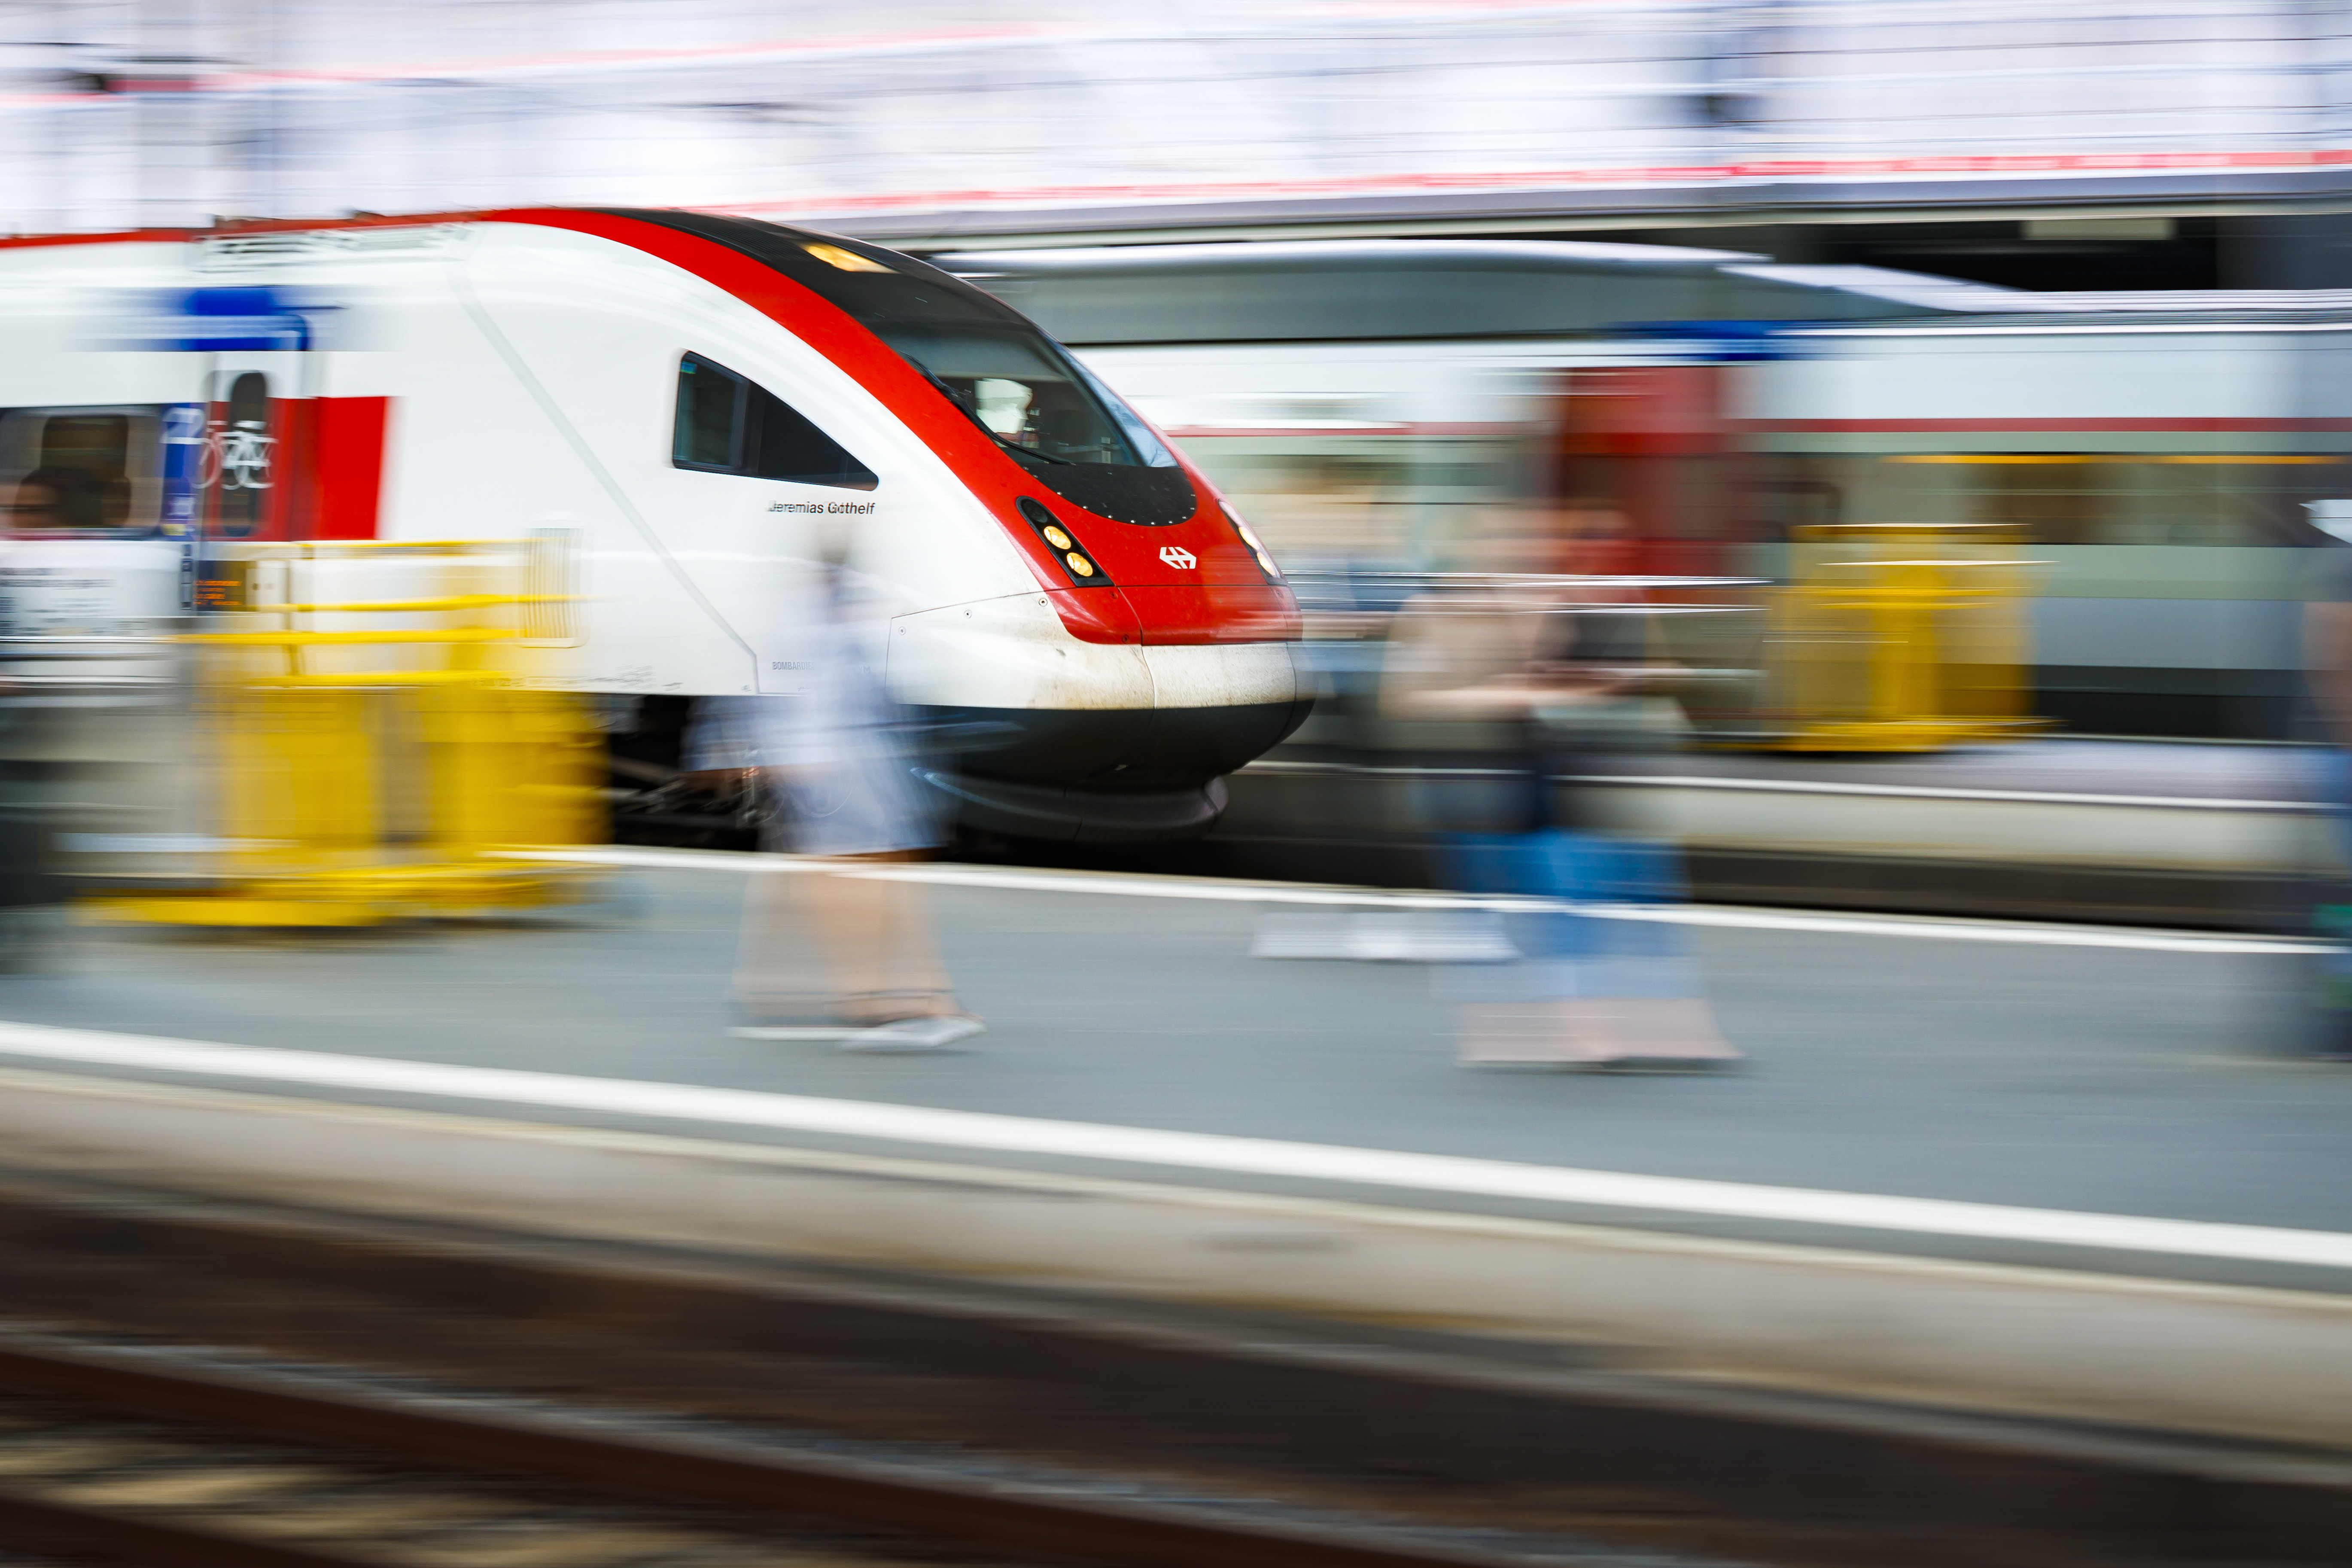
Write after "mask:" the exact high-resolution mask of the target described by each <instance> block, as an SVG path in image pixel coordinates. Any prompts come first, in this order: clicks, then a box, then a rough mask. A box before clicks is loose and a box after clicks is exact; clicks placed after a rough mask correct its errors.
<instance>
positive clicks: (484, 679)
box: [90, 541, 604, 926]
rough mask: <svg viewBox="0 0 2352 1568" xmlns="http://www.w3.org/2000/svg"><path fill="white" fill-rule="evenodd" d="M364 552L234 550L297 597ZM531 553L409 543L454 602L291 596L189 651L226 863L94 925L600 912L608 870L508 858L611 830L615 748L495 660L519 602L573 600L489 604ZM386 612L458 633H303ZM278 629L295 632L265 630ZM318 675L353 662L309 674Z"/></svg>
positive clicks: (119, 902)
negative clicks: (604, 787)
mask: <svg viewBox="0 0 2352 1568" xmlns="http://www.w3.org/2000/svg"><path fill="white" fill-rule="evenodd" d="M361 548H365V546H355V545H351V544H344V543H341V542H319V543H309V544H286V545H248V546H244V547H241V550H240V553H241V554H242V555H243V556H244V558H245V561H246V563H247V568H248V576H247V580H248V582H249V583H251V584H254V585H256V586H258V585H259V584H261V582H262V576H261V574H260V571H259V570H258V568H259V567H261V566H263V565H267V566H268V567H269V568H270V569H271V571H272V573H273V574H276V578H275V581H276V582H282V583H285V584H290V583H291V581H292V579H293V577H294V575H295V574H297V573H298V572H299V571H302V570H303V569H305V568H306V567H307V568H309V569H310V573H311V574H312V575H314V576H315V575H318V566H319V564H320V563H321V562H337V561H339V560H343V559H344V552H347V551H352V550H354V549H361ZM376 548H379V549H381V548H383V547H382V546H377V547H376ZM521 548H522V547H521V546H520V543H519V542H500V541H473V542H453V541H441V542H436V543H434V544H432V545H429V546H424V545H418V546H407V547H404V553H403V554H402V556H400V557H398V558H396V565H394V569H395V570H397V571H399V572H401V573H403V574H406V575H408V576H411V577H413V576H415V575H416V574H418V573H420V572H424V573H429V574H434V575H437V576H440V577H443V578H445V579H446V580H447V581H446V583H445V584H443V585H442V588H443V590H444V591H436V592H432V593H429V594H426V595H386V596H371V597H352V598H349V599H337V598H334V597H331V596H327V595H320V596H317V597H316V598H314V599H310V600H304V599H301V598H299V597H298V596H296V595H293V594H291V593H286V594H282V595H271V596H269V597H268V598H265V599H260V600H258V601H257V602H251V603H248V605H247V606H246V607H245V608H244V609H243V610H242V611H238V612H232V614H233V615H234V616H235V620H236V622H237V623H241V624H235V625H232V626H229V627H228V628H226V629H223V630H219V631H210V632H199V633H195V634H193V635H191V636H190V637H187V638H186V639H185V640H186V641H187V642H189V643H191V644H193V645H194V647H195V652H196V657H197V658H198V660H199V664H200V690H201V692H202V698H201V700H202V701H203V702H204V704H205V716H206V718H207V720H208V721H209V731H210V733H211V735H212V737H213V744H214V752H215V755H214V760H215V763H216V764H217V765H216V769H215V776H216V778H217V781H218V783H217V789H218V795H219V799H218V805H217V810H216V814H215V815H216V816H217V819H218V823H219V828H220V837H222V839H224V840H225V841H226V843H227V844H228V845H229V846H230V847H228V848H227V849H226V850H225V851H224V852H223V853H222V855H221V857H220V860H219V864H218V867H217V875H215V877H213V878H212V879H210V880H209V881H208V882H207V883H206V885H205V886H203V887H202V888H200V889H197V890H194V891H189V892H172V893H164V894H152V893H150V894H116V895H110V896H106V897H102V898H100V899H97V900H92V902H91V905H90V908H91V911H92V913H93V914H95V915H96V916H97V917H98V918H100V919H103V920H110V921H136V922H148V923H165V924H176V925H205V926H362V925H372V924H376V923H380V922H382V921H391V920H399V919H410V918H417V917H435V918H446V917H451V916H462V915H481V914H488V913H495V912H499V911H508V910H522V909H531V908H542V907H546V906H550V905H557V904H564V903H577V902H582V901H585V900H588V899H590V898H592V897H593V896H595V893H594V888H593V873H590V872H587V871H585V870H582V869H579V868H557V867H547V866H542V865H539V864H537V863H531V862H520V861H515V860H510V859H506V858H501V857H500V856H499V853H498V852H499V851H500V850H504V849H511V848H518V847H530V846H547V845H561V844H578V843H582V842H585V841H589V840H593V839H594V838H597V837H601V836H602V824H601V823H600V822H599V821H598V820H597V816H598V814H599V813H600V811H601V804H600V796H599V794H598V786H599V785H600V784H602V782H603V771H604V770H603V763H604V756H603V748H602V737H601V736H600V735H599V734H598V732H597V731H596V729H595V727H594V726H593V724H592V723H591V722H590V721H589V718H588V715H587V712H586V710H585V708H584V705H583V700H582V699H581V698H579V697H578V696H577V695H575V694H573V693H571V692H564V691H550V690H542V689H531V688H527V687H523V686H520V685H518V684H517V683H516V680H515V676H514V673H513V671H512V670H511V669H510V668H499V662H498V656H499V655H501V654H504V653H506V652H508V651H509V650H511V649H513V648H515V647H517V646H518V645H519V644H520V641H521V638H522V633H521V631H520V629H519V626H518V625H517V624H516V623H517V622H518V621H519V619H520V607H521V606H524V605H539V604H547V603H551V602H561V598H562V596H560V595H530V594H520V593H507V592H484V591H481V590H482V589H483V588H484V587H485V586H486V582H485V580H486V579H487V580H488V585H496V584H497V583H498V582H499V580H500V579H505V578H509V577H511V576H514V575H516V574H520V572H521V571H522V570H523V569H524V568H523V566H522V565H521V564H520V561H521V553H520V552H521ZM420 555H421V556H422V558H420ZM436 557H437V559H436ZM368 560H369V558H368V557H364V556H361V557H357V558H356V559H355V560H353V561H351V562H349V563H347V567H346V569H345V570H344V572H343V574H345V575H349V574H351V572H350V570H349V567H352V566H355V567H356V569H357V570H358V571H359V572H361V573H365V572H367V571H369V570H371V568H370V567H369V566H367V565H364V564H359V563H362V562H366V561H368ZM373 561H374V562H375V563H393V562H394V561H395V558H394V557H391V556H388V555H377V556H375V557H373ZM386 614H395V615H400V616H407V617H412V618H419V617H421V618H427V619H436V620H439V621H441V622H442V623H443V624H440V625H436V626H414V625H410V626H374V627H362V628H360V629H344V628H341V627H325V628H321V627H318V626H294V625H291V624H290V623H291V621H292V620H294V619H295V618H296V617H305V618H308V617H313V616H334V617H349V616H359V617H368V616H376V615H386ZM223 618H224V619H227V618H229V617H227V616H224V617H223ZM263 618H268V619H272V620H276V621H278V622H281V623H289V624H279V625H274V626H257V625H254V624H252V623H253V622H255V621H257V620H259V619H263ZM500 623H505V624H500ZM321 659H324V660H326V661H327V662H328V663H329V664H331V665H340V666H341V668H314V666H315V665H316V664H318V663H319V662H320V660H321Z"/></svg>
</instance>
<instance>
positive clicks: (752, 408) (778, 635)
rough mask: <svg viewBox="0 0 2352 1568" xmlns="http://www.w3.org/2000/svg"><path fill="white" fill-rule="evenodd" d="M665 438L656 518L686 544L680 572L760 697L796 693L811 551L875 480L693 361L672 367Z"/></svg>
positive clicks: (775, 403)
mask: <svg viewBox="0 0 2352 1568" xmlns="http://www.w3.org/2000/svg"><path fill="white" fill-rule="evenodd" d="M670 436H671V440H670V468H671V473H670V475H669V478H668V483H667V489H669V490H670V492H671V493H672V494H673V495H675V496H676V498H677V500H676V503H675V504H674V505H672V506H670V507H668V508H666V509H665V510H666V512H667V515H668V516H669V517H672V518H675V519H678V520H681V521H684V520H691V526H692V528H693V530H694V533H695V537H694V538H692V539H690V540H689V539H683V538H681V539H680V540H679V544H680V545H681V546H682V548H680V549H679V550H678V560H679V563H680V564H681V565H682V566H683V567H684V568H685V570H686V572H687V573H688V575H689V577H691V578H692V579H693V581H694V583H695V585H696V587H697V588H698V590H699V591H700V592H701V594H702V595H703V596H704V597H705V599H706V601H707V602H708V603H709V605H710V606H711V607H712V609H713V610H714V611H715V612H716V613H717V615H718V616H719V618H720V619H721V620H722V621H724V622H725V623H726V624H727V625H728V626H730V628H731V629H732V630H733V631H734V633H735V635H736V636H737V637H739V638H740V639H741V640H742V641H743V642H744V643H745V644H746V645H747V646H748V647H750V648H751V653H752V655H753V658H754V659H755V660H756V668H757V671H758V674H757V677H756V679H757V682H758V689H760V690H762V691H792V690H796V689H799V687H800V685H801V684H802V673H801V672H802V670H803V668H804V667H805V663H806V655H807V649H806V648H805V647H803V646H802V645H801V640H800V638H799V637H798V636H797V635H796V632H795V626H796V623H797V621H798V618H799V617H798V616H797V614H796V606H797V605H800V603H801V595H803V594H804V593H805V591H806V589H807V586H808V583H809V577H808V570H807V562H808V560H809V559H810V557H811V555H812V553H813V551H812V542H813V541H814V540H816V539H817V538H818V537H819V536H820V535H824V534H827V533H831V534H834V535H836V536H839V535H844V534H846V533H850V532H854V531H856V530H857V529H859V528H860V527H862V526H865V522H866V519H867V518H869V517H870V516H871V515H872V514H873V512H874V510H875V501H874V499H873V492H874V490H875V489H876V488H877V485H878V483H879V480H878V479H877V477H876V476H875V474H874V472H873V470H872V469H870V468H867V467H866V465H865V463H863V462H862V461H860V460H859V459H858V458H856V456H854V455H853V454H852V453H851V452H850V451H849V450H848V449H847V448H846V447H844V446H842V444H841V443H840V442H838V441H836V440H835V439H834V438H833V437H832V436H830V435H829V434H827V433H826V432H825V431H824V429H823V428H822V427H820V426H818V425H817V424H816V422H815V421H814V420H812V419H811V418H810V417H809V416H807V415H805V414H803V413H802V412H801V411H800V410H799V409H797V408H795V407H793V405H791V404H789V403H787V402H785V401H784V400H783V399H782V398H781V397H779V396H777V395H775V394H774V393H772V392H771V391H770V390H768V389H767V388H766V387H764V386H762V385H761V384H759V383H758V382H757V381H754V380H752V379H751V377H749V376H747V375H745V374H741V373H740V372H738V371H736V370H734V369H731V368H730V367H729V366H727V365H725V364H723V363H719V361H718V360H716V359H714V358H711V357H709V356H707V355H703V354H698V353H686V354H682V355H680V356H679V358H678V361H677V393H676V401H675V404H674V413H673V424H672V427H671V433H670Z"/></svg>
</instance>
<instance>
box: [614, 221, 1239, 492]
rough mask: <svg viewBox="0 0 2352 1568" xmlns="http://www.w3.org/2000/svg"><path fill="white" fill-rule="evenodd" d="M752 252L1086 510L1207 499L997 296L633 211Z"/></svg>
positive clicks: (888, 254) (855, 256)
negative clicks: (850, 321)
mask: <svg viewBox="0 0 2352 1568" xmlns="http://www.w3.org/2000/svg"><path fill="white" fill-rule="evenodd" d="M622 216H627V217H632V218H635V219H638V220H640V221H642V222H646V223H655V224H659V225H661V226H664V227H666V228H675V229H682V230H684V231H686V232H687V233H689V234H696V235H699V236H701V237H703V238H705V239H710V240H716V241H718V242H719V244H721V245H724V246H727V247H730V248H731V249H733V250H736V251H739V252H740V253H742V254H744V255H746V256H750V257H751V258H754V259H755V260H758V261H761V262H762V263H764V264H765V265H767V266H768V267H770V268H773V269H774V270H776V271H777V272H780V273H782V274H783V275H784V276H785V277H787V278H789V279H792V280H793V282H795V283H798V284H800V285H802V286H803V288H806V289H810V290H812V291H813V292H814V293H816V294H818V295H820V296H822V297H823V298H824V300H827V301H828V302H829V303H831V304H833V305H835V306H837V307H839V308H840V309H841V310H843V311H845V313H847V314H848V315H849V316H851V317H853V318H854V319H856V321H857V322H858V324H859V325H861V326H863V327H865V328H866V331H870V332H872V333H873V334H874V335H875V336H876V337H878V338H880V339H881V340H882V341H883V342H886V343H887V344H889V345H890V347H891V348H892V349H894V350H896V351H897V352H898V357H900V358H901V359H903V360H905V361H906V362H907V363H908V364H910V365H912V366H914V368H915V369H917V370H918V371H920V372H921V373H922V374H924V376H925V377H927V378H928V379H929V381H930V383H931V384H932V385H934V386H936V387H938V388H939V389H940V395H942V396H944V397H946V398H947V399H948V400H949V401H950V402H951V403H953V404H954V405H956V406H957V407H958V408H959V409H960V410H961V411H962V413H963V414H964V416H966V417H968V418H970V419H971V421H972V422H973V423H974V424H975V425H977V426H980V427H981V428H982V429H983V430H985V431H987V432H988V434H989V435H990V436H991V437H992V438H993V439H994V440H995V441H996V443H997V445H998V446H999V447H1002V448H1003V450H1004V451H1005V453H1006V454H1007V455H1008V456H1010V457H1011V458H1013V459H1014V460H1015V461H1016V462H1018V463H1019V464H1020V465H1021V468H1022V469H1023V470H1024V472H1026V473H1027V474H1029V475H1030V476H1031V478H1032V479H1034V480H1035V481H1036V483H1038V484H1039V485H1040V486H1042V487H1044V488H1045V489H1049V490H1051V491H1053V492H1054V493H1055V494H1056V495H1058V496H1061V497H1062V498H1063V499H1064V500H1069V501H1073V502H1075V503H1076V504H1077V505H1079V506H1082V507H1084V508H1086V509H1087V510H1089V511H1093V512H1096V513H1098V514H1100V515H1102V516H1104V517H1109V518H1115V519H1117V520H1118V521H1122V522H1134V523H1141V524H1145V525H1153V526H1156V525H1161V524H1167V523H1175V522H1181V521H1184V520H1185V519H1186V518H1188V517H1190V516H1192V512H1193V510H1194V508H1195V507H1196V506H1197V505H1198V501H1199V498H1198V497H1197V496H1196V495H1195V493H1194V491H1193V489H1192V479H1190V478H1189V477H1188V476H1187V475H1186V474H1185V472H1184V470H1183V469H1182V468H1180V467H1178V466H1177V462H1176V457H1175V454H1174V453H1172V452H1171V451H1169V449H1168V447H1167V445H1166V444H1165V443H1164V442H1162V441H1161V440H1160V438H1159V437H1157V436H1155V435H1153V434H1152V433H1151V427H1150V426H1148V425H1146V424H1145V423H1144V422H1143V420H1142V419H1141V417H1140V416H1138V415H1137V414H1136V412H1135V411H1134V410H1133V409H1131V408H1129V406H1128V405H1126V404H1125V403H1123V402H1121V401H1120V399H1119V397H1118V395H1117V394H1116V393H1114V392H1112V391H1111V390H1110V389H1109V388H1108V387H1106V386H1105V385H1103V384H1102V383H1101V382H1100V381H1098V380H1097V379H1096V378H1095V376H1094V375H1093V374H1091V373H1090V372H1088V371H1087V368H1086V367H1085V366H1083V365H1081V364H1079V363H1077V362H1076V360H1074V359H1072V358H1071V357H1070V356H1069V354H1068V353H1066V352H1065V351H1064V350H1063V349H1062V347H1061V345H1060V344H1058V343H1056V342H1054V340H1053V339H1051V338H1049V337H1047V336H1046V335H1045V333H1044V332H1042V331H1038V330H1037V328H1036V327H1035V326H1034V324H1032V323H1031V322H1030V321H1029V320H1028V319H1027V318H1026V317H1024V316H1023V315H1022V314H1021V313H1020V312H1019V311H1017V310H1013V308H1012V307H1011V306H1009V305H1007V304H1005V303H1004V302H1003V300H998V299H996V298H995V297H993V296H992V295H990V294H987V293H984V292H982V290H981V289H977V288H975V287H973V286H972V285H971V284H970V283H967V282H965V281H964V280H963V279H961V278H956V277H953V276H950V274H948V273H945V272H942V271H940V269H939V268H935V267H932V266H930V265H929V264H928V263H925V262H922V261H918V260H916V259H915V258H913V257H910V256H901V255H899V254H898V253H897V252H895V251H889V250H884V249H882V248H881V247H878V246H871V245H866V244H863V243H861V242H859V241H857V240H854V239H845V238H843V237H840V236H837V235H824V234H814V233H811V232H809V231H807V230H804V229H793V228H786V227H784V226H782V225H779V224H772V223H762V222H761V221H759V220H758V219H756V218H740V217H722V216H718V215H716V214H712V213H687V212H656V211H646V210H629V211H627V212H625V213H624V214H623V215H622Z"/></svg>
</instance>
